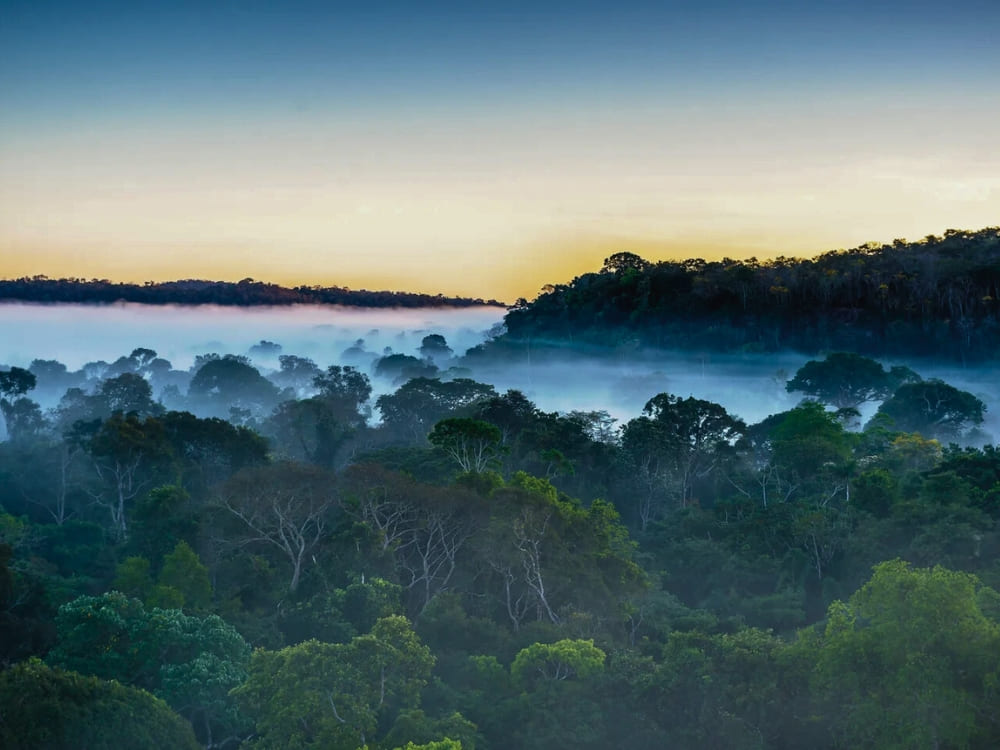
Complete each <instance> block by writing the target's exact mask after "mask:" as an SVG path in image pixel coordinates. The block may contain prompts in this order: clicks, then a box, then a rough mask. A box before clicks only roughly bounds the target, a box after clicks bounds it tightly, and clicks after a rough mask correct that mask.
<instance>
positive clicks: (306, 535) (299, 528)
mask: <svg viewBox="0 0 1000 750" xmlns="http://www.w3.org/2000/svg"><path fill="white" fill-rule="evenodd" d="M336 499H337V493H336V489H335V485H334V482H333V477H332V476H331V475H330V474H328V473H327V472H325V471H323V470H322V469H319V468H317V467H313V466H305V465H302V464H293V463H285V462H282V463H276V464H271V465H269V466H261V467H256V468H249V469H244V470H243V471H240V472H238V473H237V474H236V475H234V476H233V477H232V478H231V479H230V480H229V481H228V482H226V483H225V485H223V487H222V488H221V490H220V493H219V500H218V502H219V507H220V508H221V509H223V510H224V511H225V512H226V513H227V514H228V515H229V516H230V517H231V518H233V519H235V522H236V525H237V527H238V529H239V531H237V532H235V533H234V536H233V537H232V539H233V543H235V544H236V545H237V546H240V547H244V546H247V545H256V546H263V547H265V548H270V549H274V550H277V551H278V552H279V553H280V555H281V557H282V558H284V559H285V561H287V562H288V564H289V565H290V566H291V579H290V581H289V584H288V588H289V590H290V591H295V590H296V589H297V588H298V585H299V581H300V579H301V577H302V571H303V570H304V568H305V566H306V564H307V563H308V561H309V560H311V559H314V555H313V553H314V551H315V550H316V549H317V548H318V547H319V545H320V544H321V543H322V542H323V539H324V535H325V533H326V531H327V528H328V526H329V523H330V514H331V511H332V509H333V507H334V505H335V502H336Z"/></svg>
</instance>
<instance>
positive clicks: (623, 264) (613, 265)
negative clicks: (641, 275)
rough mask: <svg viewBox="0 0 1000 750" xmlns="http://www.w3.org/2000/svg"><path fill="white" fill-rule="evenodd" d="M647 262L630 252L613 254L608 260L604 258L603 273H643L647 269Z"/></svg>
mask: <svg viewBox="0 0 1000 750" xmlns="http://www.w3.org/2000/svg"><path fill="white" fill-rule="evenodd" d="M649 265H650V264H649V261H647V260H643V259H642V258H641V257H640V256H638V255H636V254H635V253H630V252H620V253H615V254H614V255H612V256H611V257H609V258H605V260H604V267H603V269H602V271H603V272H604V273H614V274H621V273H625V272H626V271H640V272H641V271H645V270H647V269H648V268H649Z"/></svg>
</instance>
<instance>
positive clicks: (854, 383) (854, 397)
mask: <svg viewBox="0 0 1000 750" xmlns="http://www.w3.org/2000/svg"><path fill="white" fill-rule="evenodd" d="M898 385H899V384H898V383H894V382H893V379H892V378H891V377H890V375H889V373H887V372H886V371H885V369H884V368H883V367H882V365H880V364H879V363H878V362H876V361H875V360H874V359H869V358H868V357H863V356H861V355H860V354H851V353H848V352H834V353H833V354H829V355H827V357H826V359H824V360H823V361H821V362H819V361H816V360H809V361H808V362H806V363H805V364H804V365H802V367H800V368H799V370H798V372H796V373H795V377H793V378H792V379H791V380H789V381H788V383H786V384H785V390H787V391H788V392H789V393H794V392H796V391H799V392H801V393H805V394H806V395H807V396H812V397H814V398H818V399H819V400H820V401H824V402H826V403H828V404H833V405H834V406H836V407H837V408H838V409H857V408H858V407H859V406H861V405H862V404H865V403H867V402H869V401H882V400H883V399H886V398H888V397H889V395H890V394H891V393H892V391H893V390H894V389H895V388H896V387H898Z"/></svg>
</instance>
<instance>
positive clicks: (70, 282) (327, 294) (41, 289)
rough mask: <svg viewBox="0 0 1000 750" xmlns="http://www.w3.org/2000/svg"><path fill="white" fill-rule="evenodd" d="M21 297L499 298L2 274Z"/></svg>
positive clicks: (396, 302)
mask: <svg viewBox="0 0 1000 750" xmlns="http://www.w3.org/2000/svg"><path fill="white" fill-rule="evenodd" d="M4 300H19V301H23V302H84V303H87V302H93V303H107V302H140V303H143V304H147V305H171V304H175V305H232V306H252V305H299V304H321V305H347V306H351V307H473V306H476V305H496V306H497V307H505V305H504V304H503V303H502V302H498V301H497V300H492V299H491V300H482V299H472V298H469V297H445V296H444V295H441V294H437V295H432V294H415V293H411V292H389V291H375V292H373V291H368V290H367V289H361V290H353V289H347V288H344V287H337V286H332V287H320V286H297V287H292V288H289V287H283V286H279V285H277V284H267V283H264V282H261V281H254V280H253V279H243V280H242V281H239V282H231V281H203V280H200V279H186V280H183V281H168V282H163V283H155V282H152V281H147V282H146V283H144V284H130V283H118V282H112V281H108V280H107V279H90V280H86V279H50V278H48V277H46V276H33V277H30V278H28V277H25V278H20V279H4V280H0V301H4Z"/></svg>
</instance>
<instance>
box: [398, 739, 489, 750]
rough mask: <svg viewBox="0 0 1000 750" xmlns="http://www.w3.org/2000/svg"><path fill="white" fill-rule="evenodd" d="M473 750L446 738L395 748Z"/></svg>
mask: <svg viewBox="0 0 1000 750" xmlns="http://www.w3.org/2000/svg"><path fill="white" fill-rule="evenodd" d="M462 748H465V750H472V749H471V748H470V747H469V746H468V745H463V744H462V743H461V742H459V741H458V740H452V739H448V738H447V737H445V738H444V739H443V740H440V741H432V742H425V743H423V744H421V745H415V744H413V743H412V742H407V743H406V744H405V745H402V746H400V747H397V748H395V749H394V750H462Z"/></svg>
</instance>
